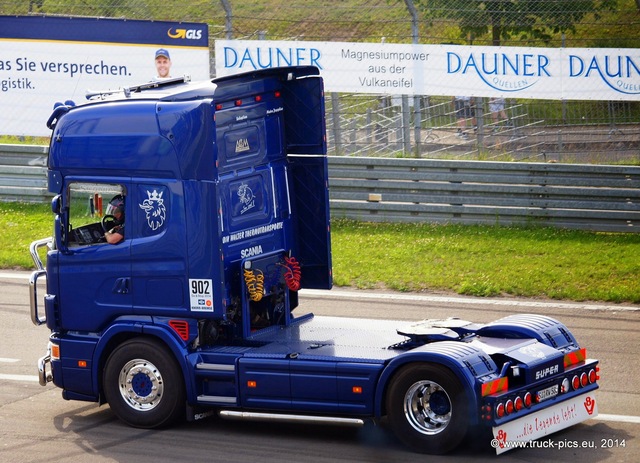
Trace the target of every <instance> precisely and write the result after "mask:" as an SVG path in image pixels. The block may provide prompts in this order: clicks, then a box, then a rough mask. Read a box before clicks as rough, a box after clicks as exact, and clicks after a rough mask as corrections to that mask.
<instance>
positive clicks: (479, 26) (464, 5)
mask: <svg viewBox="0 0 640 463" xmlns="http://www.w3.org/2000/svg"><path fill="white" fill-rule="evenodd" d="M415 2H416V4H417V5H418V6H419V7H420V8H421V9H422V10H423V12H424V14H425V16H426V17H427V18H430V19H436V18H438V19H442V18H444V19H450V20H453V21H455V22H457V23H458V26H459V28H460V33H461V34H460V35H461V37H462V38H468V37H469V36H470V35H471V37H478V36H484V35H486V34H489V33H490V34H491V37H492V44H493V45H500V42H501V41H502V40H505V39H512V38H519V39H522V40H527V39H537V40H542V41H549V40H550V39H551V38H552V34H557V33H563V32H574V31H575V26H576V24H577V23H578V22H580V21H582V20H583V19H584V18H585V17H586V16H587V15H589V14H594V15H595V17H596V19H597V16H598V14H599V13H601V12H603V11H613V10H615V8H616V6H617V3H618V0H415Z"/></svg>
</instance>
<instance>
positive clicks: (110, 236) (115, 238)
mask: <svg viewBox="0 0 640 463" xmlns="http://www.w3.org/2000/svg"><path fill="white" fill-rule="evenodd" d="M122 232H123V230H122V226H121V225H116V226H115V227H113V228H112V229H111V230H109V231H108V232H106V233H105V234H104V238H105V239H106V240H107V243H109V244H117V243H119V242H120V241H122V240H123V239H124V235H123V234H122Z"/></svg>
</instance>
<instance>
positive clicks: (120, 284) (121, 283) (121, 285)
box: [113, 278, 129, 294]
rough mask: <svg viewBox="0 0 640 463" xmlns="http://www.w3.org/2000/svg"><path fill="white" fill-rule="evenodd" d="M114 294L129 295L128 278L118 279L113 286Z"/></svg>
mask: <svg viewBox="0 0 640 463" xmlns="http://www.w3.org/2000/svg"><path fill="white" fill-rule="evenodd" d="M113 292H114V293H116V294H129V278H118V279H117V280H116V283H115V285H114V286H113Z"/></svg>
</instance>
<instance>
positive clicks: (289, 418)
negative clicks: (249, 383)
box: [220, 410, 364, 427]
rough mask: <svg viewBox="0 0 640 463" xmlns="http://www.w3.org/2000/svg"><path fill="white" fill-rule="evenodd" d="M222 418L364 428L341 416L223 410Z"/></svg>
mask: <svg viewBox="0 0 640 463" xmlns="http://www.w3.org/2000/svg"><path fill="white" fill-rule="evenodd" d="M220 417H221V418H227V419H231V420H252V421H267V422H274V421H279V422H288V423H307V424H327V425H337V426H357V427H360V426H364V420H361V419H360V418H345V417H341V416H313V415H289V414H284V413H259V412H239V411H234V410H221V411H220Z"/></svg>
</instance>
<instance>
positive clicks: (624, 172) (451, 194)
mask: <svg viewBox="0 0 640 463" xmlns="http://www.w3.org/2000/svg"><path fill="white" fill-rule="evenodd" d="M329 185H330V198H331V216H332V217H333V218H340V217H343V218H350V219H355V220H361V221H369V222H432V223H461V224H487V225H525V226H527V225H534V226H547V227H559V228H570V229H584V230H598V231H615V232H634V233H638V232H640V167H635V166H605V165H578V164H555V163H531V162H528V163H520V162H508V163H507V162H481V161H455V160H454V161H445V160H426V159H420V160H417V159H386V158H349V157H334V158H330V160H329Z"/></svg>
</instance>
